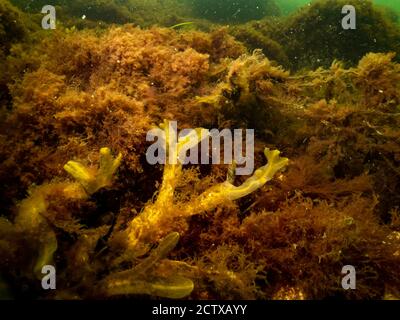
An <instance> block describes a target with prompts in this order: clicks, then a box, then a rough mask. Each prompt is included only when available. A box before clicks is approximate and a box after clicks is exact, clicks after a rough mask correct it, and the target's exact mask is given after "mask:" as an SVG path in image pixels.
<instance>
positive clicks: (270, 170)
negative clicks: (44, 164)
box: [128, 121, 289, 251]
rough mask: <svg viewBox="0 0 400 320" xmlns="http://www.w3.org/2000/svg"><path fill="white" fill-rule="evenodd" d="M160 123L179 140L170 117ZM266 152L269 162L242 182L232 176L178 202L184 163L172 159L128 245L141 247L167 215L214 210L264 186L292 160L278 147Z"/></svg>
mask: <svg viewBox="0 0 400 320" xmlns="http://www.w3.org/2000/svg"><path fill="white" fill-rule="evenodd" d="M160 127H161V128H162V129H163V130H164V131H165V136H166V137H169V139H170V140H169V142H170V141H176V140H175V139H176V137H175V136H174V134H175V133H173V132H169V122H168V121H165V122H164V124H163V125H161V126H160ZM205 131H206V130H204V129H201V128H199V129H195V130H194V131H193V132H192V134H196V135H197V139H191V140H192V141H193V143H198V142H199V141H201V140H202V139H204V138H205V134H206V133H205ZM192 138H193V136H192ZM188 139H189V138H188V136H187V137H185V138H183V139H180V140H179V141H178V144H177V145H176V148H172V156H173V157H174V158H175V159H176V160H178V157H179V155H180V154H181V149H182V148H185V149H187V148H188V143H189V144H190V142H188ZM167 140H168V139H167ZM169 144H170V143H168V141H167V150H166V152H167V153H168V152H170V148H169ZM189 146H190V145H189ZM264 154H265V156H266V158H267V160H268V164H267V165H265V166H263V167H261V168H259V169H258V170H256V171H255V172H254V174H253V175H252V176H251V177H250V178H249V179H247V180H246V181H245V182H244V183H243V184H242V185H241V186H238V187H236V186H234V185H233V184H232V183H231V181H230V180H231V178H228V180H227V181H225V182H223V183H220V184H218V185H216V186H213V187H211V188H210V189H208V190H206V191H205V192H203V193H202V194H201V195H200V196H199V197H197V198H196V199H194V200H191V201H190V202H188V203H178V204H176V203H175V202H174V191H175V187H176V184H177V181H179V179H180V176H181V174H182V164H181V163H180V162H179V161H169V163H167V164H166V165H165V167H164V175H163V181H162V185H161V188H160V191H159V194H158V197H157V199H156V201H155V202H153V203H150V204H149V205H147V206H146V207H145V208H144V210H143V211H142V212H141V213H140V215H139V216H137V217H136V218H135V219H134V220H132V222H131V223H130V225H129V227H128V240H129V241H128V246H129V247H130V248H131V249H133V250H135V249H136V250H139V251H140V250H142V249H143V248H142V246H143V241H145V240H146V239H148V234H147V233H151V232H152V231H154V230H162V229H163V221H165V219H166V218H168V219H171V217H174V216H180V217H190V216H193V215H196V214H199V213H201V212H204V211H208V210H212V209H214V208H216V207H217V206H218V205H220V204H222V203H224V202H226V201H233V200H237V199H239V198H242V197H245V196H247V195H249V194H250V193H252V192H254V191H255V190H257V189H259V188H261V187H262V186H263V185H264V184H265V183H266V182H267V181H270V180H271V179H272V178H273V177H274V175H275V173H276V172H278V171H280V170H281V169H283V168H284V167H285V166H286V165H287V164H288V161H289V160H288V159H287V158H283V157H280V152H279V151H278V150H273V151H272V150H269V149H268V148H267V149H265V151H264ZM167 158H169V159H171V154H168V157H167ZM170 163H176V164H170Z"/></svg>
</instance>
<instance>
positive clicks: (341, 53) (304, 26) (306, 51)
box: [274, 0, 400, 69]
mask: <svg viewBox="0 0 400 320" xmlns="http://www.w3.org/2000/svg"><path fill="white" fill-rule="evenodd" d="M345 5H353V6H354V7H355V9H356V13H357V26H356V29H355V30H344V29H343V28H342V25H341V21H342V19H343V17H344V15H343V14H342V7H343V6H345ZM274 39H276V40H277V41H278V42H279V43H280V44H281V45H282V46H283V47H284V49H285V52H286V54H287V55H288V57H289V60H290V62H291V64H292V67H293V68H294V69H301V68H316V67H319V66H324V67H328V66H329V65H330V64H331V63H332V62H333V61H334V60H335V59H337V60H342V61H345V62H347V63H350V64H351V65H354V64H356V63H357V62H358V60H359V59H361V58H362V57H363V56H364V55H365V54H367V53H368V52H390V51H394V52H397V53H400V31H399V28H398V26H397V25H396V24H395V23H394V22H393V21H392V20H391V19H390V17H389V16H387V15H386V14H385V11H383V10H381V9H378V7H376V6H375V5H374V4H373V3H372V1H370V0H367V1H364V0H350V1H347V0H327V1H325V0H323V1H315V2H313V3H312V4H311V5H310V6H306V7H304V8H302V9H301V10H299V11H298V12H297V13H295V14H293V15H292V16H290V17H289V18H288V19H286V20H284V21H283V22H282V26H281V32H278V33H277V34H276V38H274Z"/></svg>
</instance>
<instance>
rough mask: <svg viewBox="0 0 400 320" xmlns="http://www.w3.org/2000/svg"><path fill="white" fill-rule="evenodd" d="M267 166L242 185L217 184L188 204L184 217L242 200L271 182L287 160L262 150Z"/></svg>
mask: <svg viewBox="0 0 400 320" xmlns="http://www.w3.org/2000/svg"><path fill="white" fill-rule="evenodd" d="M264 154H265V157H266V158H267V159H268V164H267V165H265V166H263V167H261V168H259V169H257V170H256V171H255V172H254V174H253V175H252V176H251V177H250V178H248V179H247V180H246V181H245V182H244V183H243V184H242V185H240V186H238V187H236V186H234V185H233V184H232V183H231V182H230V181H229V180H231V178H229V179H228V180H227V181H225V182H223V183H221V184H218V185H216V186H214V187H211V188H210V189H208V190H206V191H205V192H203V193H202V194H201V195H200V196H199V197H198V198H197V199H196V200H195V201H192V202H190V203H189V204H187V205H186V206H185V208H184V212H185V215H196V214H198V213H200V212H203V211H207V210H211V209H213V208H215V207H217V206H218V205H219V204H222V203H224V202H225V201H233V200H237V199H240V198H243V197H245V196H247V195H249V194H250V193H252V192H254V191H256V190H257V189H259V188H261V187H262V186H263V185H264V184H265V183H267V182H268V181H270V180H272V178H273V177H274V175H275V174H276V173H277V172H278V171H280V170H282V169H283V168H284V167H286V166H287V165H288V163H289V159H287V158H283V157H280V151H278V150H270V149H268V148H266V149H265V150H264Z"/></svg>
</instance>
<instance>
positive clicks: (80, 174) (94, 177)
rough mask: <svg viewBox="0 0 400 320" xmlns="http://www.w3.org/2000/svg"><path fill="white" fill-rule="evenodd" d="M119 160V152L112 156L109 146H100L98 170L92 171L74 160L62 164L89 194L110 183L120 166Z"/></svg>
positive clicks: (120, 157)
mask: <svg viewBox="0 0 400 320" xmlns="http://www.w3.org/2000/svg"><path fill="white" fill-rule="evenodd" d="M121 160H122V154H121V153H120V154H118V156H117V157H116V158H114V157H113V156H112V155H111V151H110V149H109V148H102V149H101V150H100V160H99V163H100V166H99V169H98V170H96V171H93V170H91V169H90V168H88V167H86V166H84V165H83V164H81V163H79V162H76V161H69V162H68V163H67V164H66V165H65V166H64V169H65V171H67V172H68V173H69V174H70V175H71V176H73V177H74V178H75V179H76V180H77V181H78V182H79V183H80V184H81V185H82V187H83V188H84V189H85V191H86V192H87V193H88V194H89V195H91V194H94V193H95V192H97V191H98V190H100V189H101V188H104V187H107V186H110V185H111V183H112V179H113V176H114V174H115V172H116V171H117V169H118V167H119V166H120V164H121Z"/></svg>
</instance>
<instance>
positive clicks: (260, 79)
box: [197, 50, 289, 130]
mask: <svg viewBox="0 0 400 320" xmlns="http://www.w3.org/2000/svg"><path fill="white" fill-rule="evenodd" d="M288 76H289V72H287V71H285V70H284V69H283V68H282V67H280V66H276V65H275V64H274V63H273V62H271V61H270V60H269V59H267V58H266V57H265V56H264V55H263V53H262V52H261V50H255V51H254V52H253V54H252V55H242V56H241V57H239V58H238V59H236V60H234V61H232V62H231V63H230V64H228V66H227V68H226V76H225V79H224V80H223V81H222V82H220V83H219V84H218V85H217V86H216V87H215V88H213V89H212V90H211V92H210V93H209V94H208V95H204V96H200V97H198V98H197V101H198V104H200V105H203V106H205V107H208V108H210V107H212V109H216V110H218V111H219V113H220V114H221V115H222V119H229V120H228V121H232V122H233V121H235V120H239V125H245V126H248V127H251V128H256V129H259V130H263V129H265V123H266V122H268V121H267V120H269V119H270V118H271V116H273V114H274V112H276V110H271V108H268V105H269V104H272V103H273V102H274V100H276V96H277V95H279V93H280V91H281V90H280V88H279V86H278V85H276V84H279V83H280V82H283V81H284V80H285V79H286V78H287V77H288Z"/></svg>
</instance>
